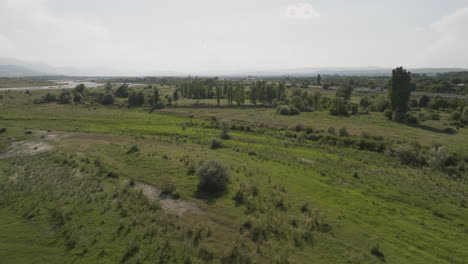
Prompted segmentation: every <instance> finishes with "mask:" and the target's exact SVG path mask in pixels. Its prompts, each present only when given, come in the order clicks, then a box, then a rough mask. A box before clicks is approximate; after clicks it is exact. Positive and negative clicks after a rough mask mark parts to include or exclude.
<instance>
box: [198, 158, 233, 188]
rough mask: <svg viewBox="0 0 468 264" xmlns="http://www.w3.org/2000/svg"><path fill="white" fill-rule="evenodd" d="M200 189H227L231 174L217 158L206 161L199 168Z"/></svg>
mask: <svg viewBox="0 0 468 264" xmlns="http://www.w3.org/2000/svg"><path fill="white" fill-rule="evenodd" d="M198 178H199V181H200V182H199V184H198V189H199V190H201V191H204V192H210V193H218V192H222V191H224V190H226V188H227V185H228V182H229V174H228V172H227V170H226V168H224V166H223V165H221V163H219V162H218V161H215V160H209V161H206V162H204V163H203V164H202V165H201V167H200V169H199V170H198Z"/></svg>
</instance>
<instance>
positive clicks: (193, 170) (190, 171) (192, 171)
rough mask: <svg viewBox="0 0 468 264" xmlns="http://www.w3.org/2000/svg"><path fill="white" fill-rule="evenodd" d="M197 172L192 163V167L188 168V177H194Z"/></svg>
mask: <svg viewBox="0 0 468 264" xmlns="http://www.w3.org/2000/svg"><path fill="white" fill-rule="evenodd" d="M195 172H197V168H196V167H195V165H194V164H193V163H190V165H189V166H188V168H187V175H188V176H191V175H194V174H195Z"/></svg>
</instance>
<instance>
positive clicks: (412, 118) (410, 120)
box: [408, 115, 418, 124]
mask: <svg viewBox="0 0 468 264" xmlns="http://www.w3.org/2000/svg"><path fill="white" fill-rule="evenodd" d="M408 123H410V124H417V123H418V118H417V117H416V116H415V115H408Z"/></svg>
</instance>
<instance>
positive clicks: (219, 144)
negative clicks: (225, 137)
mask: <svg viewBox="0 0 468 264" xmlns="http://www.w3.org/2000/svg"><path fill="white" fill-rule="evenodd" d="M210 148H211V149H219V148H222V142H221V140H219V139H217V138H213V139H212V140H211V145H210Z"/></svg>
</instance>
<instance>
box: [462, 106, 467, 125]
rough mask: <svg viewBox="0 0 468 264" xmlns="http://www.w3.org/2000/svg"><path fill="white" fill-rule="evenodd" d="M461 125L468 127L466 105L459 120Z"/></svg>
mask: <svg viewBox="0 0 468 264" xmlns="http://www.w3.org/2000/svg"><path fill="white" fill-rule="evenodd" d="M460 121H461V122H462V123H463V124H465V125H468V105H467V106H465V108H464V109H463V112H462V116H461V120H460Z"/></svg>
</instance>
